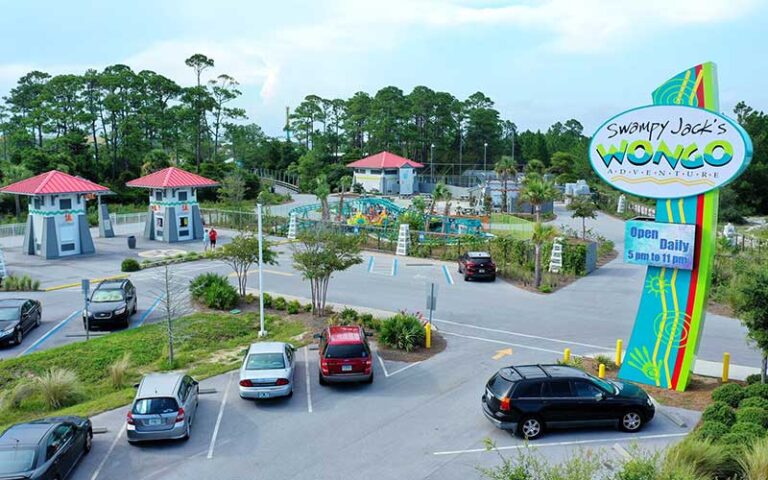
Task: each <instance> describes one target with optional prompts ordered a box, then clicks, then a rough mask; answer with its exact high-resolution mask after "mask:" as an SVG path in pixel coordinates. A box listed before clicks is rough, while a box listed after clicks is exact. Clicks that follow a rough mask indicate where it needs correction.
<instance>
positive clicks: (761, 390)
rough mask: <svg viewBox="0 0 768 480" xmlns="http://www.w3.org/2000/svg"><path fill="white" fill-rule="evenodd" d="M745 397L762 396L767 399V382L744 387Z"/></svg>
mask: <svg viewBox="0 0 768 480" xmlns="http://www.w3.org/2000/svg"><path fill="white" fill-rule="evenodd" d="M744 396H745V397H762V398H765V399H768V384H764V383H753V384H752V385H750V386H748V387H747V388H745V389H744Z"/></svg>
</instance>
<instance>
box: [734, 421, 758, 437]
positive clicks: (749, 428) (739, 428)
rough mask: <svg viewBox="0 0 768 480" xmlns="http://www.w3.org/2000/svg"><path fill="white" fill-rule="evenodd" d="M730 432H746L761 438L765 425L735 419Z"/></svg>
mask: <svg viewBox="0 0 768 480" xmlns="http://www.w3.org/2000/svg"><path fill="white" fill-rule="evenodd" d="M731 433H746V434H748V435H754V436H755V437H758V438H762V437H764V436H765V427H763V426H762V425H758V424H757V423H752V422H742V421H737V422H736V423H735V424H734V425H733V426H732V427H731Z"/></svg>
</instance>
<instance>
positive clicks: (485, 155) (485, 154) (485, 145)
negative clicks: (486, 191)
mask: <svg viewBox="0 0 768 480" xmlns="http://www.w3.org/2000/svg"><path fill="white" fill-rule="evenodd" d="M487 160H488V142H485V143H483V177H485V176H486V171H487V170H488V162H487Z"/></svg>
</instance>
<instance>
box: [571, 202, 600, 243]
mask: <svg viewBox="0 0 768 480" xmlns="http://www.w3.org/2000/svg"><path fill="white" fill-rule="evenodd" d="M568 210H570V211H571V212H572V213H571V217H573V218H581V238H583V239H584V240H586V239H587V218H592V219H595V218H597V213H596V212H597V205H595V202H593V201H592V199H591V198H590V197H588V196H586V195H576V196H574V197H573V198H571V202H570V203H569V204H568Z"/></svg>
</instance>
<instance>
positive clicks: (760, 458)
mask: <svg viewBox="0 0 768 480" xmlns="http://www.w3.org/2000/svg"><path fill="white" fill-rule="evenodd" d="M739 466H740V467H741V470H742V471H743V472H744V478H745V480H756V479H765V478H768V439H765V438H762V439H760V440H758V441H756V442H755V443H754V445H752V448H751V449H749V450H747V451H746V452H744V454H743V456H742V457H741V458H740V459H739Z"/></svg>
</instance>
